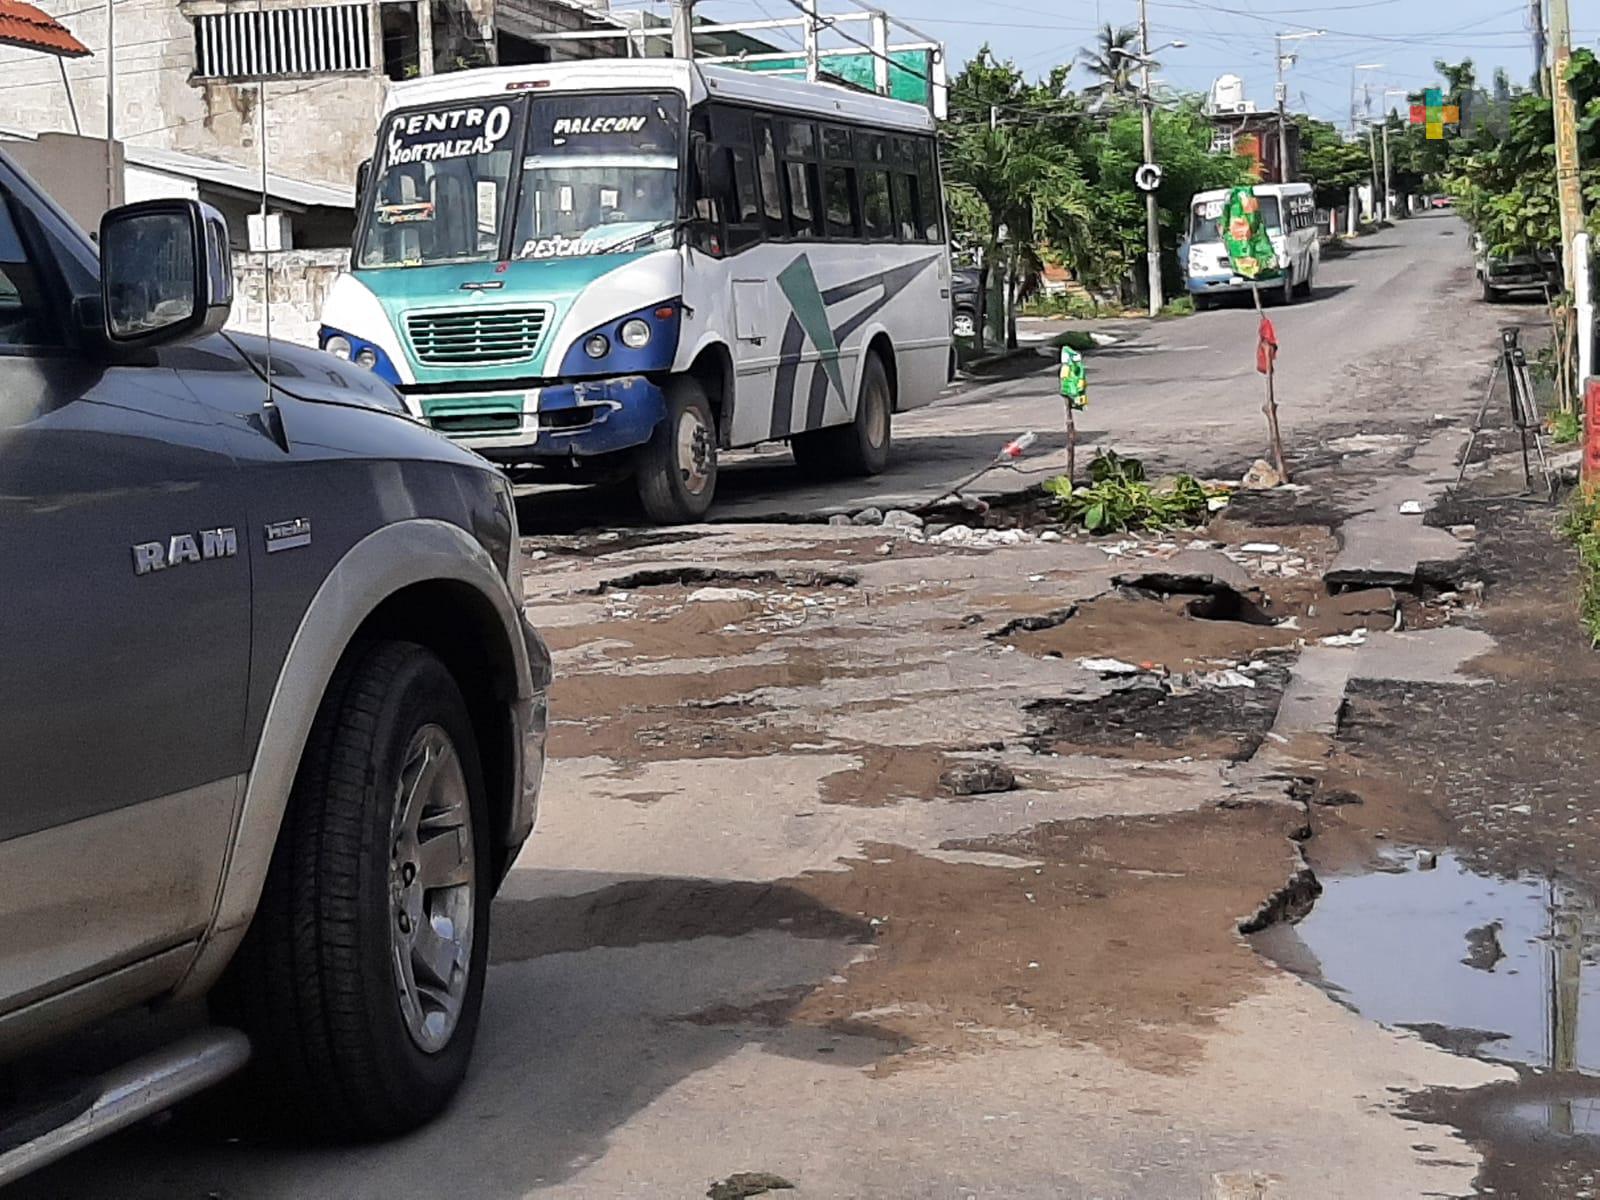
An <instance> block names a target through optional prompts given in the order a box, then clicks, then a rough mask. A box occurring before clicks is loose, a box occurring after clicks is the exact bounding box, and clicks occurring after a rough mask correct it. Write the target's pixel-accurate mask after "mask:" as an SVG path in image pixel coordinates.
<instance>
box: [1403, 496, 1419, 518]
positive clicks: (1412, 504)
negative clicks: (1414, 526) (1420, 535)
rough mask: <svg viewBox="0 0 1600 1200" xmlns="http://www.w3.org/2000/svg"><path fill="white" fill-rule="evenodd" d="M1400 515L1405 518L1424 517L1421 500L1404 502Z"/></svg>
mask: <svg viewBox="0 0 1600 1200" xmlns="http://www.w3.org/2000/svg"><path fill="white" fill-rule="evenodd" d="M1400 515H1401V516H1405V517H1420V516H1421V515H1422V501H1421V500H1403V501H1401V503H1400Z"/></svg>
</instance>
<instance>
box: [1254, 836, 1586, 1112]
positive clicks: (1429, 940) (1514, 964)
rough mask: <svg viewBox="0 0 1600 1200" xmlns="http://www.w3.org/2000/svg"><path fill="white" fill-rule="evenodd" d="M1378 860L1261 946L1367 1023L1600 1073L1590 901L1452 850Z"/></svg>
mask: <svg viewBox="0 0 1600 1200" xmlns="http://www.w3.org/2000/svg"><path fill="white" fill-rule="evenodd" d="M1435 861H1436V865H1433V866H1431V867H1430V866H1428V864H1429V863H1430V862H1435ZM1383 863H1384V865H1383V867H1382V868H1381V869H1379V870H1375V871H1370V872H1367V873H1363V874H1354V875H1331V876H1324V877H1323V878H1322V879H1321V883H1322V888H1323V890H1322V895H1321V896H1320V898H1319V899H1318V900H1317V902H1316V906H1315V907H1314V908H1313V909H1312V910H1311V912H1310V914H1309V915H1307V916H1306V917H1305V918H1304V919H1303V920H1301V921H1300V922H1299V923H1298V924H1296V925H1278V926H1275V927H1273V928H1271V929H1268V930H1266V931H1264V932H1263V933H1261V934H1258V935H1256V936H1255V937H1254V938H1253V939H1252V940H1253V941H1254V943H1255V945H1256V947H1257V948H1258V949H1259V950H1261V951H1262V952H1263V953H1265V954H1266V955H1267V956H1268V957H1269V958H1271V959H1273V960H1275V961H1276V962H1278V963H1279V964H1280V965H1281V966H1283V967H1285V968H1287V969H1288V970H1291V971H1293V972H1295V973H1296V974H1298V975H1301V976H1303V977H1304V978H1307V979H1309V980H1311V981H1313V982H1315V983H1317V984H1318V985H1319V986H1321V987H1323V988H1325V989H1326V990H1327V991H1328V992H1329V993H1330V994H1332V995H1333V996H1334V997H1335V998H1336V999H1338V1000H1340V1001H1342V1002H1343V1003H1345V1004H1347V1005H1349V1006H1350V1007H1351V1008H1353V1009H1354V1010H1355V1011H1356V1012H1358V1013H1360V1014H1362V1015H1363V1016H1366V1017H1368V1018H1370V1019H1372V1020H1375V1021H1378V1022H1380V1023H1381V1024H1384V1025H1388V1026H1391V1027H1394V1028H1402V1029H1409V1030H1412V1031H1414V1032H1416V1033H1417V1034H1419V1035H1420V1036H1422V1037H1423V1038H1425V1039H1426V1040H1428V1041H1430V1042H1433V1043H1435V1044H1436V1045H1439V1046H1442V1047H1444V1048H1445V1049H1447V1050H1452V1051H1454V1052H1456V1053H1460V1054H1470V1055H1475V1056H1477V1057H1481V1058H1487V1059H1493V1060H1497V1061H1502V1062H1507V1063H1514V1064H1521V1065H1523V1066H1527V1067H1537V1068H1541V1069H1544V1070H1550V1071H1558V1072H1573V1071H1577V1072H1600V971H1597V969H1596V964H1595V956H1596V949H1597V948H1600V914H1597V912H1596V909H1595V906H1594V903H1593V901H1592V899H1591V898H1590V897H1589V896H1587V895H1584V894H1582V893H1580V892H1578V891H1577V890H1575V889H1573V888H1571V887H1569V886H1567V885H1566V884H1563V883H1561V882H1558V881H1555V880H1551V879H1546V878H1542V877H1536V876H1530V875H1524V876H1518V877H1516V878H1511V879H1503V878H1496V877H1493V876H1491V875H1487V874H1483V873H1480V872H1478V871H1476V870H1474V869H1473V868H1472V867H1471V866H1470V865H1468V864H1467V863H1465V862H1463V861H1462V860H1461V859H1460V858H1459V857H1458V856H1456V855H1454V854H1450V853H1441V854H1439V855H1438V856H1437V859H1436V860H1434V859H1433V858H1432V857H1431V852H1428V851H1420V852H1419V851H1416V850H1411V851H1404V850H1400V849H1396V850H1394V851H1392V852H1391V853H1389V854H1388V855H1387V856H1386V857H1385V858H1384V860H1383ZM1597 1128H1600V1126H1597Z"/></svg>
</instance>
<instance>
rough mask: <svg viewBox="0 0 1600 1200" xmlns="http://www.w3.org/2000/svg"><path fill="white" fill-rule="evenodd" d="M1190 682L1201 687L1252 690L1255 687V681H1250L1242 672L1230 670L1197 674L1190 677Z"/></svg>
mask: <svg viewBox="0 0 1600 1200" xmlns="http://www.w3.org/2000/svg"><path fill="white" fill-rule="evenodd" d="M1192 681H1193V682H1194V683H1196V684H1198V685H1200V686H1201V687H1219V688H1239V687H1245V688H1253V687H1255V685H1256V681H1255V680H1254V679H1251V678H1250V676H1248V675H1246V674H1245V673H1244V672H1242V671H1236V670H1232V669H1229V670H1226V671H1208V672H1205V673H1204V674H1198V673H1197V674H1195V675H1194V676H1192Z"/></svg>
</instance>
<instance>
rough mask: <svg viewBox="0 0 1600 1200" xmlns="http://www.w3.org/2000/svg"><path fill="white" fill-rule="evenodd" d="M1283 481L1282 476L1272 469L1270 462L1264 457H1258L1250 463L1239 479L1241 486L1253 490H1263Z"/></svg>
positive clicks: (1276, 485)
mask: <svg viewBox="0 0 1600 1200" xmlns="http://www.w3.org/2000/svg"><path fill="white" fill-rule="evenodd" d="M1282 483H1283V476H1282V475H1280V474H1278V472H1277V471H1276V470H1274V469H1273V466H1272V464H1271V463H1269V462H1268V461H1267V460H1266V459H1264V458H1258V459H1256V461H1255V462H1253V463H1251V464H1250V469H1249V470H1248V471H1246V472H1245V473H1244V478H1243V479H1241V480H1240V481H1239V484H1240V486H1241V487H1247V488H1250V489H1252V490H1254V491H1265V490H1266V489H1268V488H1275V487H1278V486H1279V485H1280V484H1282Z"/></svg>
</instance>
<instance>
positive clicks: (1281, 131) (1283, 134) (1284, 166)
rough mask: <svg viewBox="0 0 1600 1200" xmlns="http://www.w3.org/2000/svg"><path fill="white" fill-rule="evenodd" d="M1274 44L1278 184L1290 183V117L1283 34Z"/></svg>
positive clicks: (1276, 37) (1273, 38) (1276, 36)
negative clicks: (1284, 77)
mask: <svg viewBox="0 0 1600 1200" xmlns="http://www.w3.org/2000/svg"><path fill="white" fill-rule="evenodd" d="M1272 43H1273V45H1274V47H1276V49H1277V53H1276V54H1275V55H1273V59H1274V61H1275V62H1276V63H1277V64H1278V82H1277V84H1276V86H1274V88H1273V90H1272V95H1273V98H1274V99H1275V100H1277V102H1278V182H1279V183H1289V182H1291V180H1290V179H1289V117H1288V113H1287V112H1286V106H1287V104H1288V101H1289V85H1288V84H1286V83H1284V81H1283V34H1281V33H1275V34H1273V35H1272Z"/></svg>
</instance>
